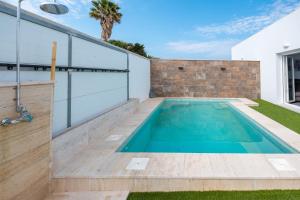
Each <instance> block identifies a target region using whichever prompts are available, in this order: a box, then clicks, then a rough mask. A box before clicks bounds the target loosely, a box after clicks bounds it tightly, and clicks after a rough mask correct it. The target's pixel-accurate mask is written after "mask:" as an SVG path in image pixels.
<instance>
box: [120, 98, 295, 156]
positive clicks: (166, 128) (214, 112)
mask: <svg viewBox="0 0 300 200" xmlns="http://www.w3.org/2000/svg"><path fill="white" fill-rule="evenodd" d="M229 101H230V100H194V99H166V100H164V101H163V102H162V103H161V104H160V105H159V106H158V107H157V108H156V109H155V110H154V111H153V112H152V113H151V114H150V116H149V117H148V118H147V119H146V120H145V121H144V122H143V123H142V124H141V125H140V126H139V127H138V128H137V129H136V130H135V131H134V133H133V134H132V135H131V136H130V137H129V138H128V139H127V140H126V141H125V142H124V143H123V144H122V145H121V146H120V147H119V149H118V150H117V151H119V152H166V153H297V151H296V150H294V149H293V148H292V147H290V146H288V145H287V144H286V143H284V142H283V141H282V140H280V139H279V138H277V137H276V136H274V135H273V134H272V133H271V132H269V131H268V130H266V129H264V128H263V127H261V126H260V125H259V124H257V123H256V122H254V121H253V120H252V119H250V118H249V117H247V116H246V115H245V114H243V113H242V112H240V111H239V110H237V109H236V108H235V107H234V106H232V105H231V104H230V102H229Z"/></svg>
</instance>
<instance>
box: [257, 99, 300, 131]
mask: <svg viewBox="0 0 300 200" xmlns="http://www.w3.org/2000/svg"><path fill="white" fill-rule="evenodd" d="M255 101H256V102H257V103H259V106H253V107H252V108H253V109H254V110H257V111H258V112H260V113H262V114H264V115H266V116H268V117H270V118H271V119H273V120H275V121H277V122H279V123H280V124H282V125H284V126H286V127H287V128H289V129H291V130H293V131H295V132H297V133H299V134H300V114H299V113H296V112H293V111H291V110H288V109H286V108H283V107H280V106H277V105H275V104H272V103H270V102H267V101H264V100H261V99H257V100H255Z"/></svg>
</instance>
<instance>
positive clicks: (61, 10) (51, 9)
mask: <svg viewBox="0 0 300 200" xmlns="http://www.w3.org/2000/svg"><path fill="white" fill-rule="evenodd" d="M40 8H41V10H43V11H44V12H47V13H51V14H55V15H62V14H66V13H67V12H69V9H68V7H67V6H65V5H63V4H60V3H57V2H56V1H52V2H44V3H41V5H40Z"/></svg>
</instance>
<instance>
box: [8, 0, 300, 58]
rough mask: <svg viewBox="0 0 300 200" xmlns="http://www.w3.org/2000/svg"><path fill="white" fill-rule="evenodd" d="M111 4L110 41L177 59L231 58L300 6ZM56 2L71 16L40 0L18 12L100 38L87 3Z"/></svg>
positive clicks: (189, 1) (179, 1) (152, 0)
mask: <svg viewBox="0 0 300 200" xmlns="http://www.w3.org/2000/svg"><path fill="white" fill-rule="evenodd" d="M4 1H6V2H9V3H12V4H16V2H17V0H4ZM57 1H59V0H57ZM114 1H115V2H117V3H118V4H119V6H120V7H121V12H122V13H123V18H122V22H121V24H119V25H116V26H115V27H114V29H113V34H112V37H111V39H119V40H124V41H127V42H139V43H143V44H144V45H145V47H146V50H147V52H148V53H149V54H150V55H152V56H155V57H159V58H180V59H230V49H231V47H232V46H233V45H235V44H237V43H238V42H240V41H242V40H243V39H245V38H247V37H249V36H251V35H252V34H254V33H256V32H257V31H259V30H261V29H263V28H264V27H266V26H267V25H270V24H271V23H273V22H274V21H276V20H278V19H280V18H281V17H283V16H285V15H287V14H288V13H290V12H292V11H293V10H295V9H297V8H298V7H299V6H300V0H114ZM60 2H62V3H65V4H66V5H67V6H68V7H69V8H70V11H71V12H70V13H68V14H67V15H64V16H58V17H57V16H53V15H49V14H45V13H43V12H42V11H40V10H39V8H38V5H39V3H40V0H25V1H24V2H23V8H24V9H26V10H28V11H31V12H34V13H36V14H38V15H42V16H44V17H47V18H49V19H51V20H54V21H57V22H59V23H63V24H65V25H67V26H70V27H72V28H75V29H77V30H79V31H81V32H84V33H87V34H89V35H92V36H94V37H98V38H99V37H100V31H101V29H100V25H99V22H97V21H96V20H94V19H92V18H90V17H89V15H88V13H89V9H90V7H91V2H90V0H60Z"/></svg>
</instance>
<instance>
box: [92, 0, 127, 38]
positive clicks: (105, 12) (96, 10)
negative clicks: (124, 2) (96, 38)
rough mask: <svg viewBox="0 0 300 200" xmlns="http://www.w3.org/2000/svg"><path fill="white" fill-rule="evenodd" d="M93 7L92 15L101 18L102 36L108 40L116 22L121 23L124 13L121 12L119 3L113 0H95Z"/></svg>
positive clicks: (97, 18)
mask: <svg viewBox="0 0 300 200" xmlns="http://www.w3.org/2000/svg"><path fill="white" fill-rule="evenodd" d="M92 5H93V7H92V8H91V10H90V17H93V18H95V19H96V20H100V25H101V27H102V33H101V38H102V39H103V40H104V41H108V39H109V38H110V36H111V33H112V29H113V26H114V24H115V23H118V24H119V23H120V22H121V18H122V14H121V13H120V12H119V10H120V7H119V6H118V4H116V3H114V2H112V1H111V0H93V1H92Z"/></svg>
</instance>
